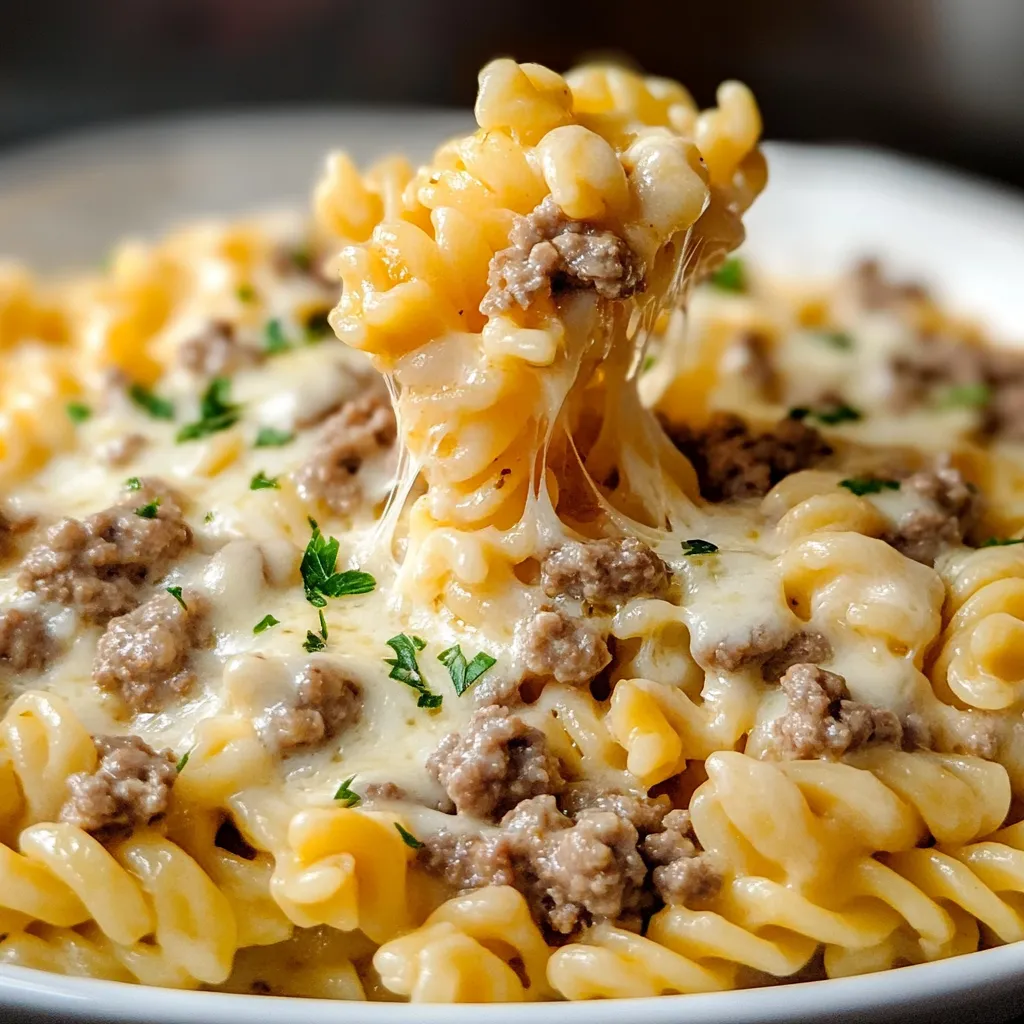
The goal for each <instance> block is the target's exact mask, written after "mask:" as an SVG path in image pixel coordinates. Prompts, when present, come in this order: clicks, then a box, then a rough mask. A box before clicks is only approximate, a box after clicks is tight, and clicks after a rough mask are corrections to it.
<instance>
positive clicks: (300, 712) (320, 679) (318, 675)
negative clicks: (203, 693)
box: [259, 658, 363, 754]
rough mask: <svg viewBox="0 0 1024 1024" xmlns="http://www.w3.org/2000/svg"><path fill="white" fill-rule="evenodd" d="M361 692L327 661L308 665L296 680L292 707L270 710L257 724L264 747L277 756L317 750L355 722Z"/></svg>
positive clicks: (282, 705) (346, 676)
mask: <svg viewBox="0 0 1024 1024" xmlns="http://www.w3.org/2000/svg"><path fill="white" fill-rule="evenodd" d="M362 702H363V691H362V687H361V686H360V685H359V683H358V682H357V681H356V680H355V679H353V678H352V677H351V676H350V675H349V674H348V673H347V672H346V671H345V670H344V669H342V668H341V667H339V666H338V665H336V664H334V663H333V662H331V661H330V660H328V659H325V658H317V659H315V660H313V661H311V662H310V663H309V664H308V665H307V666H306V667H305V668H304V669H303V670H302V674H301V675H300V676H299V679H298V682H297V685H296V690H295V703H294V704H281V705H277V706H276V707H273V708H270V709H269V711H268V713H267V715H266V717H265V718H264V719H263V721H262V722H261V723H260V726H259V731H260V736H261V738H262V739H263V741H264V743H266V744H267V745H268V746H270V747H272V748H273V749H275V750H277V751H278V752H279V753H282V754H288V753H292V752H294V751H295V750H299V749H302V748H307V749H308V748H310V747H315V746H318V745H319V744H321V743H323V742H324V741H325V740H329V739H332V738H333V737H335V736H337V735H338V733H340V732H341V730H342V729H344V728H345V727H347V726H348V725H351V724H352V723H353V722H355V721H356V720H357V719H358V718H359V713H360V711H361V710H362Z"/></svg>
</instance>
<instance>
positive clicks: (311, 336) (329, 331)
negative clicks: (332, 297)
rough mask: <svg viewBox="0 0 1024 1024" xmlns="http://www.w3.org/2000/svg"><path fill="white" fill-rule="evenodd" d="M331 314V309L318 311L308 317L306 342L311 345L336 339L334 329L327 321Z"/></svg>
mask: <svg viewBox="0 0 1024 1024" xmlns="http://www.w3.org/2000/svg"><path fill="white" fill-rule="evenodd" d="M330 312H331V311H330V310H329V309H316V310H314V311H313V312H312V313H310V314H309V315H308V316H307V317H306V323H305V328H306V340H307V341H308V342H309V343H310V344H316V342H318V341H323V339H324V338H332V337H334V329H333V328H332V327H331V325H330V322H329V321H328V319H327V317H328V315H329V314H330Z"/></svg>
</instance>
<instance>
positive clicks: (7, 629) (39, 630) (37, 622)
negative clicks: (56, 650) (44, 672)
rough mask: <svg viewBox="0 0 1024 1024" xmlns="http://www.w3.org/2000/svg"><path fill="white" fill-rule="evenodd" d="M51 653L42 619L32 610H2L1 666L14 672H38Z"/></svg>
mask: <svg viewBox="0 0 1024 1024" xmlns="http://www.w3.org/2000/svg"><path fill="white" fill-rule="evenodd" d="M50 653H51V644H50V638H49V636H48V635H47V633H46V624H45V623H44V621H43V616H42V615H41V614H40V613H39V612H38V611H35V610H34V609H33V610H31V611H22V609H20V608H5V609H4V610H3V611H2V612H0V665H7V666H9V667H10V668H13V669H14V670H15V671H16V672H25V671H28V670H35V671H38V670H39V669H41V668H43V667H44V666H45V665H46V662H47V661H48V660H49V657H50Z"/></svg>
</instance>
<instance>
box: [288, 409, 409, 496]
mask: <svg viewBox="0 0 1024 1024" xmlns="http://www.w3.org/2000/svg"><path fill="white" fill-rule="evenodd" d="M396 437H397V424H396V422H395V414H394V410H393V409H392V408H391V401H390V399H389V398H388V396H387V394H386V393H385V394H381V393H378V392H377V391H373V392H371V393H369V394H366V395H363V396H361V397H359V398H354V399H352V400H351V401H348V402H346V403H345V404H344V405H343V406H342V407H341V409H340V410H339V411H338V412H337V413H335V414H334V415H333V416H332V417H331V418H330V419H329V420H327V422H326V423H324V425H323V428H322V433H321V438H320V443H319V445H318V446H317V448H316V450H315V452H314V453H313V456H312V458H311V459H310V460H309V461H308V462H307V463H306V464H305V465H304V466H302V468H301V469H299V470H298V472H297V474H296V477H295V484H296V487H297V488H298V491H299V494H300V495H301V496H302V497H303V498H304V499H305V500H307V501H322V502H323V503H324V504H325V505H327V507H328V508H330V509H331V511H332V512H336V513H338V514H339V515H347V514H349V513H351V512H352V511H353V510H354V509H355V508H356V507H357V506H358V505H359V503H360V502H361V501H362V496H363V494H362V487H361V486H360V483H359V471H360V469H361V468H362V466H363V463H364V462H366V461H367V460H368V459H370V458H372V457H374V456H375V455H379V454H381V453H383V452H386V451H388V450H389V449H391V448H392V447H393V446H394V444H395V438H396Z"/></svg>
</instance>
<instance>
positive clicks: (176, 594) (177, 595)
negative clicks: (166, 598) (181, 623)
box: [167, 587, 188, 611]
mask: <svg viewBox="0 0 1024 1024" xmlns="http://www.w3.org/2000/svg"><path fill="white" fill-rule="evenodd" d="M167 593H168V594H170V595H171V597H173V598H174V600H175V601H177V602H178V604H180V605H181V607H182V608H184V609H185V611H188V605H187V604H185V598H183V597H182V596H181V587H167Z"/></svg>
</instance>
